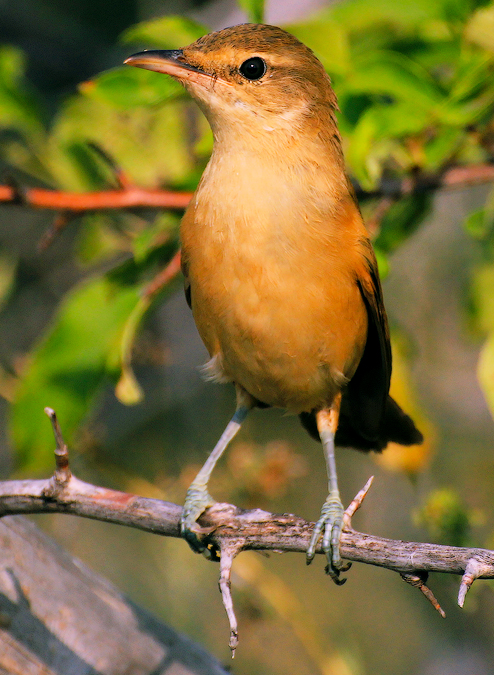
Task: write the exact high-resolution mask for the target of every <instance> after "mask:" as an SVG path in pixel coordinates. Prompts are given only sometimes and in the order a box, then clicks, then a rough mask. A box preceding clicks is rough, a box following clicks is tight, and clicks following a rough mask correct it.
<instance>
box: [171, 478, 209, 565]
mask: <svg viewBox="0 0 494 675" xmlns="http://www.w3.org/2000/svg"><path fill="white" fill-rule="evenodd" d="M215 503H216V502H215V500H214V499H213V497H211V495H210V494H209V492H208V491H207V488H206V486H205V485H200V484H197V483H192V484H191V486H190V487H189V489H188V490H187V495H186V497H185V503H184V507H183V510H182V516H181V518H180V529H181V532H182V537H183V538H184V539H185V540H186V541H187V543H188V544H189V546H190V548H191V549H192V550H193V551H194V553H204V551H205V550H206V548H207V547H206V545H205V543H204V537H205V536H206V535H208V534H210V532H211V528H207V527H200V525H198V523H197V519H198V518H199V517H200V516H201V514H202V513H204V511H205V510H206V509H208V508H209V507H210V506H213V504H215Z"/></svg>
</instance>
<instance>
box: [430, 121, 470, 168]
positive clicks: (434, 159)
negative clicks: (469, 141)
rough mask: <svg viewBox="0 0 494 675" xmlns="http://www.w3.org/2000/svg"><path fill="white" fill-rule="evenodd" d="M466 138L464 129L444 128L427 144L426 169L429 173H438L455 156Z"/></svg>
mask: <svg viewBox="0 0 494 675" xmlns="http://www.w3.org/2000/svg"><path fill="white" fill-rule="evenodd" d="M464 136H465V132H464V130H463V129H448V128H443V129H440V130H439V131H438V133H437V134H436V135H435V136H434V137H433V138H431V139H430V140H429V141H427V143H425V145H424V148H423V151H424V155H425V162H424V168H427V169H428V170H429V171H438V170H439V169H440V168H441V167H442V166H444V165H445V164H446V163H447V162H448V161H449V160H451V158H452V157H453V156H454V154H455V152H456V150H457V149H458V148H459V147H460V145H461V143H462V141H463V139H464Z"/></svg>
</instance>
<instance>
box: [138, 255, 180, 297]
mask: <svg viewBox="0 0 494 675" xmlns="http://www.w3.org/2000/svg"><path fill="white" fill-rule="evenodd" d="M180 263H181V252H180V251H177V252H176V253H175V255H174V256H173V258H172V259H171V260H170V262H169V263H168V265H167V266H166V267H165V268H164V269H163V270H161V272H158V274H157V275H156V276H155V277H154V279H153V280H152V281H151V282H150V283H149V284H148V285H147V286H146V288H145V289H144V297H145V298H152V297H153V296H154V295H156V293H158V291H161V289H162V288H163V287H164V286H166V285H167V284H168V283H169V282H170V281H171V280H172V279H174V278H175V277H176V276H177V274H178V273H179V272H180V269H181V267H180Z"/></svg>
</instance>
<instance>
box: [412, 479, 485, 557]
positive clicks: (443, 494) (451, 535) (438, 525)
mask: <svg viewBox="0 0 494 675" xmlns="http://www.w3.org/2000/svg"><path fill="white" fill-rule="evenodd" d="M415 521H416V523H417V524H418V525H421V526H422V527H425V528H427V530H428V532H429V533H430V536H431V537H432V538H433V539H434V541H436V542H437V543H438V544H445V545H447V546H474V545H475V543H474V542H473V540H472V535H471V532H472V527H473V526H474V525H477V524H478V521H479V514H477V513H474V512H472V511H469V510H468V509H467V507H466V506H465V504H464V503H463V502H462V501H461V499H460V497H459V496H458V495H457V494H456V493H455V492H454V491H453V490H450V489H447V488H443V489H441V490H434V491H433V492H431V493H430V494H429V495H428V496H427V499H426V500H425V502H424V504H423V505H422V506H421V507H420V509H419V510H418V511H417V512H416V513H415Z"/></svg>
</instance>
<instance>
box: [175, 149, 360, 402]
mask: <svg viewBox="0 0 494 675" xmlns="http://www.w3.org/2000/svg"><path fill="white" fill-rule="evenodd" d="M247 164H248V163H247ZM247 164H246V165H247ZM246 165H242V162H241V161H240V162H239V164H238V166H239V174H238V175H235V173H234V172H232V170H231V166H230V168H229V170H228V171H225V170H224V168H223V167H222V165H221V162H217V163H216V165H215V163H214V162H213V163H212V164H210V165H209V166H208V168H207V169H206V172H205V174H204V176H203V180H202V182H201V184H200V186H199V188H198V191H197V193H196V195H195V197H194V199H193V200H192V203H191V205H190V207H189V209H188V210H187V212H186V214H185V216H184V219H183V221H182V228H181V238H182V248H183V256H184V261H185V265H186V268H187V276H188V279H189V282H190V285H191V294H192V310H193V313H194V318H195V321H196V324H197V328H198V330H199V333H200V335H201V337H202V339H203V341H204V343H205V345H206V347H207V348H208V350H209V353H210V354H211V356H212V357H213V359H214V360H213V361H212V368H213V370H214V373H213V375H215V376H216V377H217V378H218V379H228V380H231V381H234V382H236V383H237V384H239V385H241V386H242V387H243V388H244V389H246V391H248V392H249V393H250V394H251V395H252V396H254V397H255V398H257V399H258V400H260V401H262V402H264V403H268V404H270V405H275V406H280V407H283V408H286V409H288V410H290V411H293V412H301V411H304V410H305V411H308V410H312V409H314V408H318V407H320V406H321V405H324V404H327V403H328V402H330V401H331V400H332V398H333V396H334V395H335V393H336V392H337V391H338V390H339V389H340V388H341V386H342V384H343V383H344V382H345V379H346V378H349V377H351V376H352V375H353V372H354V371H355V368H356V366H357V365H358V362H359V360H360V357H361V354H362V351H363V348H364V345H365V340H366V334H367V314H366V309H365V306H364V304H363V301H362V298H361V295H360V291H359V288H358V285H357V275H358V267H359V265H362V261H361V248H360V243H359V242H360V241H361V238H362V236H364V237H365V236H366V235H365V230H364V227H363V224H362V222H361V219H360V215H359V213H358V211H357V209H356V207H355V205H354V203H353V201H352V199H351V198H350V197H349V195H348V192H344V193H343V194H345V195H346V197H338V195H331V194H329V196H328V189H327V187H326V185H327V184H326V183H324V185H322V186H320V187H318V185H317V182H318V181H320V180H324V179H320V178H316V177H315V178H314V181H311V180H308V177H305V178H304V177H303V176H300V175H296V174H294V172H293V171H292V172H285V175H284V176H280V175H277V174H276V171H275V172H273V170H272V167H269V165H268V166H265V163H264V165H260V164H258V165H257V166H256V165H255V162H254V163H253V162H252V161H250V167H251V168H250V169H246V168H245V167H246ZM220 195H221V197H220Z"/></svg>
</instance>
